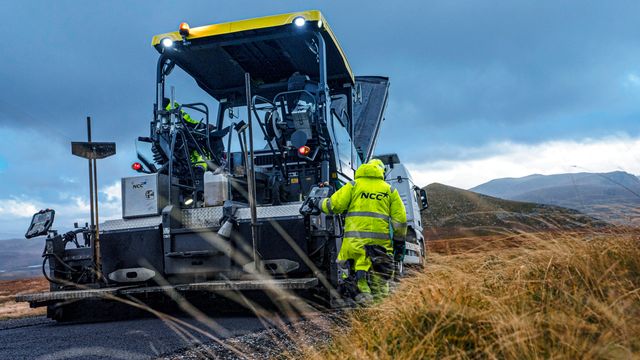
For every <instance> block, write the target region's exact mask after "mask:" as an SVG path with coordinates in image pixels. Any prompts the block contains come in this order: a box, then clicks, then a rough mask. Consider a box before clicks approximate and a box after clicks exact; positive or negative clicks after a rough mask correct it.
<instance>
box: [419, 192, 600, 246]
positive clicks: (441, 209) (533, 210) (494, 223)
mask: <svg viewBox="0 0 640 360" xmlns="http://www.w3.org/2000/svg"><path fill="white" fill-rule="evenodd" d="M425 189H426V190H427V195H428V197H429V208H428V209H427V210H425V211H423V212H422V221H423V224H424V228H425V235H426V237H427V238H428V239H442V238H455V237H464V236H484V235H496V234H508V233H514V232H537V231H554V230H580V229H589V228H593V227H604V226H606V225H607V224H606V223H604V222H602V221H600V220H597V219H594V218H592V217H590V216H587V215H584V214H582V213H581V212H579V211H576V210H572V209H567V208H562V207H558V206H552V205H544V204H534V203H527V202H520V201H510V200H503V199H499V198H495V197H491V196H487V195H481V194H478V193H474V192H471V191H468V190H463V189H458V188H455V187H452V186H447V185H442V184H438V183H433V184H430V185H428V186H427V187H426V188H425Z"/></svg>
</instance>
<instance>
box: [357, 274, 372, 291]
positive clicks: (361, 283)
mask: <svg viewBox="0 0 640 360" xmlns="http://www.w3.org/2000/svg"><path fill="white" fill-rule="evenodd" d="M357 285H358V291H360V293H361V294H369V295H371V288H370V287H369V283H368V282H367V278H361V279H358V283H357Z"/></svg>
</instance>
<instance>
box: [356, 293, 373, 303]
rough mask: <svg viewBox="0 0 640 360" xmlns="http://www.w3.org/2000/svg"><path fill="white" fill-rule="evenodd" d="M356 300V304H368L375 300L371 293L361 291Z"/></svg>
mask: <svg viewBox="0 0 640 360" xmlns="http://www.w3.org/2000/svg"><path fill="white" fill-rule="evenodd" d="M354 300H355V301H356V305H360V306H366V305H369V304H371V303H372V302H373V296H372V295H371V293H360V294H358V295H356V298H355V299H354Z"/></svg>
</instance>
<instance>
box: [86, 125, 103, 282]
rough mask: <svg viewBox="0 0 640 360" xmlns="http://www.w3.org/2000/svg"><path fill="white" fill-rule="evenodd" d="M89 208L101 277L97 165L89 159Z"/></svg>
mask: <svg viewBox="0 0 640 360" xmlns="http://www.w3.org/2000/svg"><path fill="white" fill-rule="evenodd" d="M87 142H88V143H89V144H91V117H90V116H87ZM88 161H89V207H90V209H91V230H93V231H95V234H94V236H93V261H94V262H95V264H96V276H97V277H98V279H99V278H101V275H100V238H99V235H98V231H99V229H98V227H99V225H98V187H97V181H98V178H97V166H96V165H97V163H96V160H95V159H89V160H88Z"/></svg>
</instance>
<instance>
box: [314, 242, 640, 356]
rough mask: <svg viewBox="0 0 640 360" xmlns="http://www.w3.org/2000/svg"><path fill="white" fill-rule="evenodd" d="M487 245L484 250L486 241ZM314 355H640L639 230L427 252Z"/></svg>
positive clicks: (337, 331)
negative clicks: (420, 264) (423, 262)
mask: <svg viewBox="0 0 640 360" xmlns="http://www.w3.org/2000/svg"><path fill="white" fill-rule="evenodd" d="M485 250H486V249H485ZM351 317H352V319H351V320H350V321H351V324H352V325H351V328H350V329H349V328H347V329H344V328H343V329H336V332H335V334H334V342H333V344H332V345H331V346H330V347H328V348H325V349H320V350H313V349H307V355H308V356H309V357H311V358H316V359H327V358H329V359H332V358H336V359H424V358H509V359H516V358H517V359H533V358H565V359H578V358H625V359H626V358H640V321H638V319H640V236H639V234H638V233H637V232H635V233H634V232H626V233H623V234H620V233H618V234H612V233H609V234H595V233H593V234H588V235H584V234H582V235H577V234H564V235H559V234H555V235H551V234H549V235H540V234H538V235H535V236H533V235H531V236H529V239H527V241H523V242H521V243H520V247H518V248H509V247H502V248H501V249H493V250H487V251H473V252H464V253H462V254H456V255H442V254H431V255H430V258H429V263H428V265H427V268H426V271H425V272H424V273H420V274H417V276H414V277H410V278H407V279H406V280H404V282H403V283H402V284H401V286H400V289H399V291H397V292H396V293H395V294H394V295H392V296H391V297H389V298H388V299H386V300H385V301H384V302H382V303H381V304H378V305H377V306H374V307H371V308H368V309H363V310H358V311H356V312H355V313H354V314H353V315H352V316H351Z"/></svg>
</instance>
